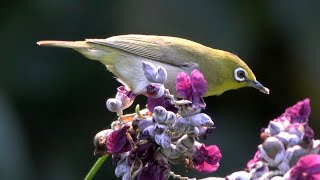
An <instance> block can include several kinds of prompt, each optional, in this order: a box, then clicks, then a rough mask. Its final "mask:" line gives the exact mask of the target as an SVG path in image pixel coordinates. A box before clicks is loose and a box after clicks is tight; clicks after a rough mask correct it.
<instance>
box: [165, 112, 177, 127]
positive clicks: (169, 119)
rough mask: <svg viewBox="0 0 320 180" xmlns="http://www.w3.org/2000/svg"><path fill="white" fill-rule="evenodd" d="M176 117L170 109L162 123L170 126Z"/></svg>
mask: <svg viewBox="0 0 320 180" xmlns="http://www.w3.org/2000/svg"><path fill="white" fill-rule="evenodd" d="M176 119H177V116H176V114H175V113H174V112H172V111H168V114H167V118H166V120H165V122H164V123H165V124H167V125H168V126H171V125H173V124H174V123H175V122H176Z"/></svg>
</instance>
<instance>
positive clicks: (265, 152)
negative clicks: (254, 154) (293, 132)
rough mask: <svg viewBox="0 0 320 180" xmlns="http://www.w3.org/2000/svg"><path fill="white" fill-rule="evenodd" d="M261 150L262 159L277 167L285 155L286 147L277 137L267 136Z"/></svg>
mask: <svg viewBox="0 0 320 180" xmlns="http://www.w3.org/2000/svg"><path fill="white" fill-rule="evenodd" d="M259 150H260V153H261V157H262V159H264V160H265V161H266V162H267V163H269V165H270V166H272V167H276V166H277V165H278V164H279V163H280V162H281V161H282V160H283V158H284V155H285V148H284V146H283V144H282V142H281V141H280V140H278V139H277V138H275V137H269V138H267V139H266V140H265V141H264V143H263V144H262V145H259Z"/></svg>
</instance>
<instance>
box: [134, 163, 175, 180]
mask: <svg viewBox="0 0 320 180" xmlns="http://www.w3.org/2000/svg"><path fill="white" fill-rule="evenodd" d="M169 170H170V169H169V167H168V166H166V165H160V164H158V163H157V162H156V161H152V162H148V163H146V165H145V166H144V168H143V169H142V172H141V173H140V175H139V177H138V180H149V179H154V180H166V179H168V177H167V176H168V173H169Z"/></svg>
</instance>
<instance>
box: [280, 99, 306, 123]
mask: <svg viewBox="0 0 320 180" xmlns="http://www.w3.org/2000/svg"><path fill="white" fill-rule="evenodd" d="M310 112H311V108H310V99H309V98H306V99H304V100H302V101H299V102H298V103H296V104H295V105H293V106H291V107H289V108H287V109H286V111H285V112H284V113H283V114H282V115H281V116H280V117H279V118H281V117H284V118H286V119H288V120H289V121H290V122H291V124H293V123H301V124H303V123H306V122H307V121H308V118H309V115H310Z"/></svg>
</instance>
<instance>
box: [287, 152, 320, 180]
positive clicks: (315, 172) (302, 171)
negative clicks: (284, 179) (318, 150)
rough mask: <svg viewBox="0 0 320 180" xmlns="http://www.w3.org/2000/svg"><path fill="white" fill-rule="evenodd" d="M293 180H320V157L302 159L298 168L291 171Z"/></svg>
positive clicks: (295, 167)
mask: <svg viewBox="0 0 320 180" xmlns="http://www.w3.org/2000/svg"><path fill="white" fill-rule="evenodd" d="M290 179H291V180H316V179H320V155H317V154H310V155H306V156H304V157H301V158H300V159H299V161H298V162H297V164H296V166H294V167H293V168H292V169H291V172H290Z"/></svg>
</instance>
